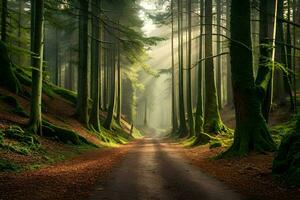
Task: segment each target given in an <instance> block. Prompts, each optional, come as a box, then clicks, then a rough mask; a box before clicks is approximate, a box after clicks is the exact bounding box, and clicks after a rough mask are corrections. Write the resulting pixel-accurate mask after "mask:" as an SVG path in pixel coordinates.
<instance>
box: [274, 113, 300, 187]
mask: <svg viewBox="0 0 300 200" xmlns="http://www.w3.org/2000/svg"><path fill="white" fill-rule="evenodd" d="M273 172H274V173H275V174H278V175H281V177H282V178H283V179H284V180H285V181H286V183H287V184H288V185H295V186H300V116H297V124H296V128H295V129H294V130H293V131H292V132H291V133H290V134H289V135H286V136H284V138H283V140H282V142H281V144H280V146H279V150H278V152H277V154H276V156H275V159H274V161H273Z"/></svg>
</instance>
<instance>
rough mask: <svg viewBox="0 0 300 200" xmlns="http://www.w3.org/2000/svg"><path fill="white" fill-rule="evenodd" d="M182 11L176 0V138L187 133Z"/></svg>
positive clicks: (179, 2) (179, 1)
mask: <svg viewBox="0 0 300 200" xmlns="http://www.w3.org/2000/svg"><path fill="white" fill-rule="evenodd" d="M182 24H183V9H182V0H178V60H179V61H178V69H179V72H178V75H179V76H178V80H179V86H178V90H179V91H178V99H179V102H178V103H179V122H180V123H179V130H178V136H179V137H184V136H186V133H187V127H186V121H185V109H184V92H183V33H182Z"/></svg>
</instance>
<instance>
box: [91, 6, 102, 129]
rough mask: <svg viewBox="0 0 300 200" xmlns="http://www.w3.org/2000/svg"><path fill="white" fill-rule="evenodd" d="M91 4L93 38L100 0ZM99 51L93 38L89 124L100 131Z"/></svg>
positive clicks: (98, 22) (95, 32)
mask: <svg viewBox="0 0 300 200" xmlns="http://www.w3.org/2000/svg"><path fill="white" fill-rule="evenodd" d="M93 3H94V4H93V6H92V14H93V16H92V36H93V38H98V37H99V33H100V30H99V29H100V21H99V19H98V18H99V17H100V1H99V0H94V1H93ZM100 53H101V52H100V51H99V42H98V41H97V40H95V39H94V40H93V42H92V44H91V56H92V58H91V61H92V62H91V66H92V67H91V69H92V73H91V75H92V88H91V89H92V95H91V97H92V100H93V105H92V111H91V115H90V125H91V128H92V129H93V130H94V131H96V132H100V131H101V128H100V127H101V126H100V118H99V116H100V113H99V109H100V108H99V102H100V94H99V90H100V89H99V88H100V81H99V74H100V73H99V70H100V65H101V59H99V55H100Z"/></svg>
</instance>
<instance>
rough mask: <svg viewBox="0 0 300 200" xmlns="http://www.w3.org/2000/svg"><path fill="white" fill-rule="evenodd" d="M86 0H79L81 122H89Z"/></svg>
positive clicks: (79, 99) (86, 124)
mask: <svg viewBox="0 0 300 200" xmlns="http://www.w3.org/2000/svg"><path fill="white" fill-rule="evenodd" d="M88 9H89V1H88V0H79V66H78V98H77V107H76V115H77V118H78V119H79V121H80V122H81V123H83V124H84V125H85V126H88V122H89V119H88V118H89V117H88V116H89V115H88V114H89V112H88V111H89V77H88V74H89V68H88V66H89V64H88Z"/></svg>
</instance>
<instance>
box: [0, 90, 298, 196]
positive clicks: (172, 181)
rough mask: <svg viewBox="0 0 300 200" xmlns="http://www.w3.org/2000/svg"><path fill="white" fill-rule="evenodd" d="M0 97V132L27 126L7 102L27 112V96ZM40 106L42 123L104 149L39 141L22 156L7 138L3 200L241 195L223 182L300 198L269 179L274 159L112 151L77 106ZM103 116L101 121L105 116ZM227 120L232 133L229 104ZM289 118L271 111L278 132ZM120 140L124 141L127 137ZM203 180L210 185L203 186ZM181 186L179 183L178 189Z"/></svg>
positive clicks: (165, 148)
mask: <svg viewBox="0 0 300 200" xmlns="http://www.w3.org/2000/svg"><path fill="white" fill-rule="evenodd" d="M0 94H1V96H0V128H1V129H5V128H7V127H10V126H14V125H18V126H20V127H26V124H27V122H28V117H27V116H25V115H23V116H22V115H20V114H19V111H18V112H16V108H15V106H13V105H12V104H11V102H8V101H7V99H6V100H5V98H3V97H4V96H6V97H7V96H10V97H13V98H15V99H16V100H17V101H18V103H19V104H20V107H21V108H22V109H24V111H25V112H27V113H28V112H29V108H30V104H29V99H28V98H26V97H21V96H17V95H14V94H12V93H10V92H8V91H7V90H5V89H3V88H0ZM10 100H11V99H10ZM43 102H44V107H43V118H44V119H47V121H49V122H51V123H53V124H55V125H57V126H61V127H64V128H67V129H73V130H74V131H76V132H77V133H78V134H79V135H80V136H82V137H84V138H85V139H87V140H88V141H89V142H91V143H92V144H94V145H96V146H98V147H101V148H96V147H94V146H90V145H79V146H76V145H71V144H63V143H61V142H59V141H57V140H53V139H49V138H45V137H41V136H37V139H38V141H39V143H40V148H38V149H37V150H35V149H34V150H32V149H30V148H29V149H28V150H27V149H25V150H26V151H25V153H22V152H24V151H20V150H22V149H23V148H28V147H24V146H22V145H20V144H19V143H18V142H16V141H14V140H10V139H7V138H4V139H3V141H2V142H3V143H2V144H5V145H6V146H8V147H9V149H7V148H2V147H1V148H0V168H1V170H0V171H2V169H4V171H2V172H0V199H17V200H18V199H33V200H34V199H46V200H47V199H87V198H88V197H89V196H90V195H92V196H91V199H99V197H102V199H103V198H105V197H107V198H106V199H120V198H118V196H117V197H116V196H114V195H115V194H116V192H118V193H120V194H123V195H125V194H124V193H130V194H127V196H122V199H126V198H125V197H128V198H127V199H135V198H138V197H142V198H146V197H147V196H150V197H151V198H152V199H168V198H170V197H173V199H198V198H197V197H198V196H199V195H200V196H202V197H203V198H207V199H209V197H211V198H210V199H225V198H221V197H220V198H217V197H218V196H214V197H213V196H212V192H213V191H215V192H216V191H217V192H218V194H227V195H229V196H228V198H227V199H230V200H233V197H234V198H236V196H235V195H236V194H235V193H234V192H232V190H228V189H227V188H226V187H225V186H224V185H226V186H228V187H230V188H232V189H233V190H235V191H237V192H238V193H240V194H241V195H242V197H247V198H245V199H249V200H265V199H272V200H287V199H289V200H294V199H295V200H296V199H300V189H299V188H287V187H285V186H284V184H282V183H281V182H280V181H279V180H278V179H277V178H276V177H273V176H272V174H271V167H272V160H273V154H266V155H258V154H251V155H250V156H249V157H245V158H234V159H222V160H215V159H211V158H213V157H214V156H215V155H217V154H218V153H220V152H221V151H223V150H224V147H221V148H214V149H209V147H208V146H202V147H196V148H183V147H182V145H180V144H177V143H172V142H169V141H165V140H162V141H160V140H157V139H142V140H136V141H133V142H130V143H129V144H127V145H122V146H120V147H119V148H107V147H108V146H118V145H117V143H115V142H112V143H105V142H103V141H101V140H100V138H99V136H97V135H96V134H94V133H91V132H90V131H89V130H87V129H86V128H84V127H83V126H82V125H81V124H80V123H79V122H78V121H77V120H76V119H75V118H74V112H75V109H74V104H72V102H70V101H68V100H66V99H64V98H62V97H60V96H54V97H49V96H48V95H44V96H43ZM101 114H102V119H103V118H104V117H105V113H103V112H102V113H101ZM222 117H223V121H224V123H225V124H226V125H227V126H228V127H230V128H234V126H235V125H234V112H233V109H232V108H231V107H225V108H224V109H223V112H222ZM289 119H290V115H289V110H288V108H286V107H279V108H278V109H276V111H274V112H272V114H271V120H270V125H271V126H272V127H274V125H280V124H283V123H284V122H286V121H288V120H289ZM114 126H115V125H114ZM116 128H117V127H116V126H115V130H114V131H111V132H110V131H106V130H104V129H103V131H106V134H108V135H112V136H114V137H115V135H118V134H117V132H118V131H120V130H117V129H116ZM129 129H130V125H129V124H128V123H126V122H125V121H123V123H122V130H124V133H125V134H129ZM153 131H154V130H150V129H149V130H146V132H153ZM0 139H1V138H0ZM116 140H119V142H120V143H122V141H124V143H126V140H124V138H120V139H118V138H116ZM2 144H1V145H2ZM20 152H21V153H20ZM192 165H193V166H192ZM6 169H8V170H6ZM200 171H202V172H203V173H205V174H208V176H207V175H204V174H203V173H202V172H200ZM114 176H115V177H114ZM209 176H211V177H214V178H210V177H209ZM116 177H117V178H116ZM174 177H175V178H174ZM195 177H196V178H195ZM203 180H205V181H206V182H205V183H203ZM216 180H218V181H216ZM160 181H161V182H160ZM207 181H208V182H209V183H212V187H208V186H207ZM219 181H221V182H223V183H220V182H219ZM179 182H180V183H182V184H178V183H179ZM136 184H138V186H137V185H136ZM191 185H195V187H191ZM208 185H209V184H208ZM207 187H208V188H207ZM151 188H153V189H154V191H152V190H151ZM195 188H196V189H195ZM129 190H132V191H133V192H129ZM130 195H133V196H130ZM134 195H136V196H134ZM137 195H139V196H137ZM123 197H124V198H123ZM157 197H160V198H157ZM184 197H185V198H184ZM100 199H101V198H100ZM237 199H239V197H237Z"/></svg>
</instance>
